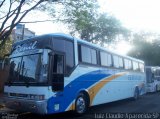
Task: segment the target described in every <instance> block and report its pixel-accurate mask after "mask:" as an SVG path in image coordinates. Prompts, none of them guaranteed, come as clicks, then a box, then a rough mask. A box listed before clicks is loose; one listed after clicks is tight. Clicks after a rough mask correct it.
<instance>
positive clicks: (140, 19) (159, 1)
mask: <svg viewBox="0 0 160 119" xmlns="http://www.w3.org/2000/svg"><path fill="white" fill-rule="evenodd" d="M99 3H100V5H101V8H102V10H103V11H104V12H107V13H110V14H112V15H114V16H115V17H116V18H117V19H119V20H120V21H121V22H122V24H123V25H124V26H125V27H127V28H130V29H132V30H136V31H137V30H147V31H152V32H159V33H160V22H159V21H160V14H159V12H160V6H159V5H160V0H99Z"/></svg>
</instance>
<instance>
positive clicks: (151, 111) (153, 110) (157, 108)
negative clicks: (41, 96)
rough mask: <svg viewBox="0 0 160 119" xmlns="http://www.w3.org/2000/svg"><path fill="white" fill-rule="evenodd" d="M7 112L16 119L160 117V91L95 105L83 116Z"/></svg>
mask: <svg viewBox="0 0 160 119" xmlns="http://www.w3.org/2000/svg"><path fill="white" fill-rule="evenodd" d="M7 114H10V115H9V116H10V117H14V119H64V118H67V119H75V118H76V119H111V117H112V118H115V119H117V118H119V119H120V118H126V119H128V118H130V119H136V118H139V119H160V92H158V93H151V94H147V95H144V96H142V97H140V98H139V99H138V100H137V101H133V100H131V99H126V100H121V101H117V102H112V103H108V104H103V105H99V106H94V107H91V108H90V109H89V110H88V112H87V113H86V114H85V115H83V116H77V115H75V114H74V113H73V112H67V113H61V114H56V115H49V116H46V115H36V114H30V113H25V114H24V113H23V114H20V113H16V112H14V113H13V112H12V113H4V112H3V113H2V116H3V118H5V116H6V115H7Z"/></svg>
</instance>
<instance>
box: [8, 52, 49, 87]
mask: <svg viewBox="0 0 160 119" xmlns="http://www.w3.org/2000/svg"><path fill="white" fill-rule="evenodd" d="M43 71H44V69H43V68H42V63H41V54H34V55H27V56H20V57H15V58H11V59H10V71H9V79H8V80H9V82H10V83H28V84H29V83H44V82H45V81H46V80H43V73H44V72H43Z"/></svg>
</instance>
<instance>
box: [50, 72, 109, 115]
mask: <svg viewBox="0 0 160 119" xmlns="http://www.w3.org/2000/svg"><path fill="white" fill-rule="evenodd" d="M107 73H108V72H107V71H106V70H105V71H104V70H103V71H102V70H97V71H93V72H90V73H87V74H84V75H82V76H80V77H78V78H76V79H75V80H74V81H72V82H71V83H69V84H68V85H67V86H65V87H64V91H63V92H58V93H57V94H56V95H57V96H56V97H51V98H50V99H48V104H47V106H48V107H47V111H48V113H56V112H64V111H65V110H66V109H67V107H68V106H69V105H70V104H71V102H72V101H73V100H74V99H75V98H76V97H77V95H78V93H79V92H80V90H82V89H87V88H89V87H90V86H92V85H93V84H95V83H97V82H99V81H100V80H101V79H103V78H106V77H108V76H111V74H107ZM54 104H59V106H60V107H59V110H58V111H55V110H54Z"/></svg>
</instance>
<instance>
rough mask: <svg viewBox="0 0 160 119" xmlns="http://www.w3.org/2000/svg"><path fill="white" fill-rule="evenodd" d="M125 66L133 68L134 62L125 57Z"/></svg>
mask: <svg viewBox="0 0 160 119" xmlns="http://www.w3.org/2000/svg"><path fill="white" fill-rule="evenodd" d="M124 68H125V69H132V63H131V60H129V59H124Z"/></svg>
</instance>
